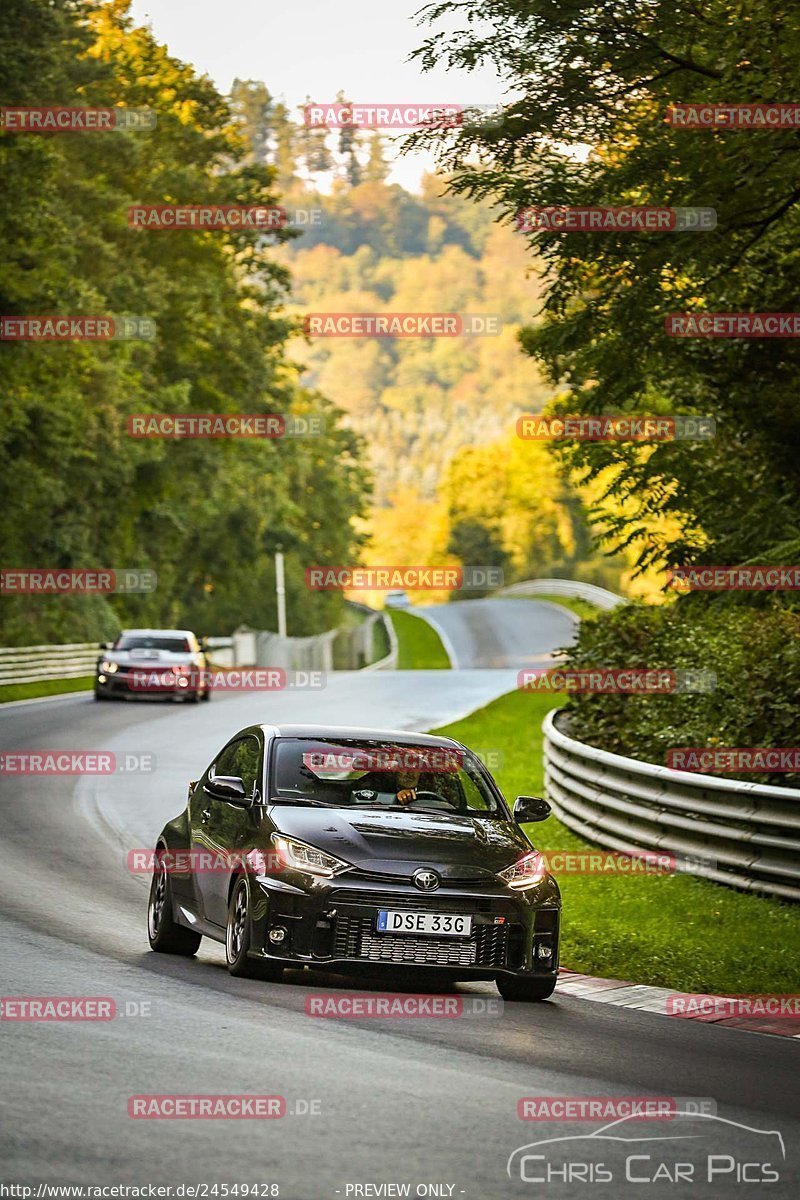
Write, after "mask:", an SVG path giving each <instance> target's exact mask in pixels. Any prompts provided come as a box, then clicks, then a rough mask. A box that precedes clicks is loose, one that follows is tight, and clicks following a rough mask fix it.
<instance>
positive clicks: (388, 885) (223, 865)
mask: <svg viewBox="0 0 800 1200" xmlns="http://www.w3.org/2000/svg"><path fill="white" fill-rule="evenodd" d="M549 812H550V808H549V805H548V804H547V803H546V801H544V800H540V799H536V798H533V797H527V796H520V797H518V798H517V801H516V803H515V805H514V810H513V815H512V813H511V812H510V811H509V808H508V806H507V804H506V802H505V800H504V798H503V796H502V793H501V792H500V790H499V788H498V787H497V785H496V783H495V782H494V780H493V779H492V777H491V775H490V774H489V772H488V771H487V770H486V768H485V767H484V766H483V764H482V763H481V762H480V760H479V759H478V758H476V757H475V755H473V754H472V753H471V752H470V751H469V750H468V749H467V748H466V747H465V746H462V745H461V744H460V743H459V742H456V741H453V740H451V739H450V738H444V737H432V736H428V735H425V734H416V733H398V732H395V731H388V732H387V731H384V730H373V729H350V728H332V727H327V726H324V727H323V726H300V725H281V726H273V725H253V726H250V727H249V728H247V729H243V730H242V731H241V732H240V733H237V734H236V736H235V737H233V738H232V739H231V740H230V741H229V742H228V744H227V745H226V746H224V747H223V749H222V750H221V751H220V752H219V754H218V755H217V756H216V758H215V759H214V761H213V763H212V764H211V765H210V766H209V768H208V770H207V771H206V772H205V774H204V775H203V777H202V778H201V779H200V780H199V781H198V782H196V783H190V784H189V797H188V803H187V806H186V808H185V809H184V811H183V812H182V813H181V814H180V816H178V817H176V818H175V819H174V820H173V821H170V822H169V823H168V824H167V825H165V827H164V829H163V830H162V832H161V834H160V836H159V838H158V844H157V847H156V852H155V861H154V871H153V879H152V884H151V889H150V901H149V906H148V927H149V936H150V945H151V947H152V948H153V950H158V951H162V952H166V953H170V954H183V955H192V954H194V953H195V952H196V950H197V948H198V946H199V945H200V941H201V938H202V937H203V936H205V937H211V938H214V939H215V940H216V941H220V942H224V943H225V947H226V955H227V960H228V969H229V970H230V972H231V974H233V975H247V976H257V977H260V978H269V979H277V978H279V977H280V975H281V973H282V971H283V970H284V968H295V969H296V968H299V967H304V966H308V967H320V968H325V969H328V970H336V971H342V970H352V969H353V968H360V969H364V968H367V967H370V966H371V967H377V966H381V967H383V968H386V967H393V968H413V969H414V971H415V972H416V971H420V972H427V973H428V974H429V975H430V974H435V975H436V977H443V978H447V979H449V980H454V979H495V980H496V981H497V986H498V988H499V990H500V993H501V995H502V996H504V997H505V998H506V999H507V1000H541V999H544V998H546V997H547V996H549V995H550V994H551V993H552V991H553V988H554V987H555V983H556V976H557V972H558V934H559V916H560V908H561V898H560V893H559V890H558V885H557V884H556V882H555V880H554V879H553V878H552V877H551V876H550V875H549V874H548V873H547V871H546V869H545V868H544V866H543V864H542V860H541V857H540V856H539V855H538V854H537V852H536V851H535V850H534V848H533V846H532V845H531V843H530V842H529V840H528V838H527V837H526V835H525V833H524V832H523V830H522V828H521V827H520V826H521V825H522V824H524V823H526V822H528V821H541V820H543V819H544V818H545V817H547V816H548V814H549Z"/></svg>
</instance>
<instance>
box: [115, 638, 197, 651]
mask: <svg viewBox="0 0 800 1200" xmlns="http://www.w3.org/2000/svg"><path fill="white" fill-rule="evenodd" d="M114 649H115V650H167V651H168V652H169V653H170V654H188V653H189V650H190V646H189V642H188V640H187V639H186V638H182V637H154V636H152V635H151V634H148V633H123V634H120V636H119V637H118V638H117V640H116V642H115V643H114Z"/></svg>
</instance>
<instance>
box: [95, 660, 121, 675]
mask: <svg viewBox="0 0 800 1200" xmlns="http://www.w3.org/2000/svg"><path fill="white" fill-rule="evenodd" d="M100 670H101V671H103V672H104V674H106V675H113V674H114V672H115V671H118V670H119V664H118V663H115V662H105V661H104V662H101V663H100Z"/></svg>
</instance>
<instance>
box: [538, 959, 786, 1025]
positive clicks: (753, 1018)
mask: <svg viewBox="0 0 800 1200" xmlns="http://www.w3.org/2000/svg"><path fill="white" fill-rule="evenodd" d="M556 993H557V994H560V995H562V996H575V997H576V999H579V1000H594V1001H597V1002H598V1003H600V1004H614V1005H616V1006H617V1007H618V1008H638V1009H641V1011H642V1012H652V1013H661V1014H662V1016H665V1017H670V1019H671V1020H673V1021H700V1022H701V1023H702V1024H703V1025H722V1026H725V1027H726V1028H728V1029H746V1030H748V1031H749V1032H751V1033H772V1034H777V1035H778V1036H780V1037H790V1038H800V1016H798V1017H771V1016H763V1017H762V1016H758V1015H750V1016H742V1017H730V1016H728V1017H726V1016H724V1015H720V1014H719V1013H714V1012H708V1011H705V1012H704V1011H702V1010H703V1009H704V1008H708V1007H711V1008H713V1004H708V1002H709V1001H713V1000H719V1001H720V1004H721V1005H722V1004H723V1003H724V1001H725V999H726V997H724V996H709V995H708V994H706V993H704V994H703V995H697V994H696V993H693V992H678V991H675V989H674V988H659V987H649V986H648V985H646V984H642V983H625V982H624V980H621V979H596V978H595V977H594V976H593V975H582V974H580V972H578V971H568V970H565V969H564V968H563V967H562V968H561V970H560V971H559V978H558V984H557V986H556ZM667 1001H669V1006H668V1004H667ZM676 1001H677V1002H680V1001H684V1002H685V1003H684V1004H682V1005H680V1007H682V1008H684V1009H688V1011H684V1012H673V1011H671V1009H672V1008H674V1007H676ZM692 1001H694V1002H695V1003H694V1004H693V1003H692ZM704 1001H705V1002H706V1003H705V1004H704V1003H703V1002H704Z"/></svg>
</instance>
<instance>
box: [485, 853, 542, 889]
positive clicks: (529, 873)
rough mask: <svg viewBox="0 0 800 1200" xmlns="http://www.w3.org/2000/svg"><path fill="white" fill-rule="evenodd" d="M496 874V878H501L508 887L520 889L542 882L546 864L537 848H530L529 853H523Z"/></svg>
mask: <svg viewBox="0 0 800 1200" xmlns="http://www.w3.org/2000/svg"><path fill="white" fill-rule="evenodd" d="M497 874H498V879H502V881H503V883H505V884H507V885H508V887H510V888H514V889H515V890H516V891H522V890H524V889H525V888H532V887H536V885H537V883H541V882H542V880H543V879H544V877H545V875H546V874H547V864H546V863H545V861H544V859H543V858H542V856H541V854H540V853H539V851H538V850H531V852H530V854H524V855H523V856H522V858H520V859H519V860H518V861H517V862H515V863H514V865H513V866H511V867H506V869H505V871H498V873H497Z"/></svg>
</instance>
